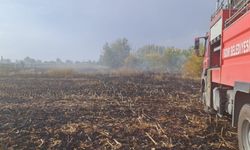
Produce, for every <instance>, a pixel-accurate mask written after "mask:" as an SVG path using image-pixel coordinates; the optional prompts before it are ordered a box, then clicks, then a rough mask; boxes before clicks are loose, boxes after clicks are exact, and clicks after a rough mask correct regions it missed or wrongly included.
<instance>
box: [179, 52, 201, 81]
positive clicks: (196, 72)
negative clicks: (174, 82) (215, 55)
mask: <svg viewBox="0 0 250 150" xmlns="http://www.w3.org/2000/svg"><path fill="white" fill-rule="evenodd" d="M202 62H203V58H202V57H197V56H196V55H194V54H192V55H191V56H190V57H189V58H188V60H187V61H186V63H185V64H184V66H183V70H182V71H183V75H184V76H186V77H191V78H199V77H200V76H201V73H202Z"/></svg>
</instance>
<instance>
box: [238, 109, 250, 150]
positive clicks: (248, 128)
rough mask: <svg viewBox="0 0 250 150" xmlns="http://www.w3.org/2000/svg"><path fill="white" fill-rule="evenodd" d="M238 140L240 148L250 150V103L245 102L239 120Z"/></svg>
mask: <svg viewBox="0 0 250 150" xmlns="http://www.w3.org/2000/svg"><path fill="white" fill-rule="evenodd" d="M238 141H239V149H240V150H250V105H249V104H245V105H244V106H243V107H242V108H241V111H240V116H239V121H238Z"/></svg>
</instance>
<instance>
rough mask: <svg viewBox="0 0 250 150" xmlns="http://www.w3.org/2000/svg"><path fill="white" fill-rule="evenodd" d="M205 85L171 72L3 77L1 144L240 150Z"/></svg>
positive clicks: (0, 86) (0, 83)
mask: <svg viewBox="0 0 250 150" xmlns="http://www.w3.org/2000/svg"><path fill="white" fill-rule="evenodd" d="M199 88H200V85H199V82H198V81H195V80H188V79H183V78H180V77H176V76H175V77H174V76H172V75H168V74H136V75H84V76H79V77H74V78H73V77H72V78H49V77H5V78H0V121H1V122H0V144H1V147H0V149H74V148H75V149H152V148H153V149H176V150H179V149H183V150H191V149H204V150H207V149H224V150H227V149H228V150H230V149H237V139H236V131H235V129H233V128H231V127H230V123H229V122H230V121H228V118H227V117H224V118H217V117H216V116H215V115H212V116H210V115H208V114H206V113H205V112H204V111H203V106H202V104H201V103H200V102H199V97H200V94H199Z"/></svg>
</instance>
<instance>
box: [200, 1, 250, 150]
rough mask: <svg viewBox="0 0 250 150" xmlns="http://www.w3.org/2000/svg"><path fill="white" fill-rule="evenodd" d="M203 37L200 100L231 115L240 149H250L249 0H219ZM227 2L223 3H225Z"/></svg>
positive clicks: (221, 113)
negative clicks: (206, 32) (203, 49)
mask: <svg viewBox="0 0 250 150" xmlns="http://www.w3.org/2000/svg"><path fill="white" fill-rule="evenodd" d="M218 3H220V4H221V5H219V6H220V7H219V8H218V9H217V11H216V13H215V15H213V16H212V18H211V25H210V31H209V33H208V34H207V35H206V36H205V37H200V38H196V40H195V50H196V53H197V54H198V55H199V56H200V53H201V52H200V51H199V46H200V42H199V41H200V39H205V53H204V55H202V56H204V62H203V73H202V82H201V83H202V89H201V91H202V100H203V102H204V104H205V106H206V108H207V110H209V111H210V112H217V114H218V115H219V116H223V115H224V114H230V115H232V124H233V126H236V127H238V139H239V148H240V150H250V0H228V1H227V2H225V1H220V0H218ZM225 3H226V4H225Z"/></svg>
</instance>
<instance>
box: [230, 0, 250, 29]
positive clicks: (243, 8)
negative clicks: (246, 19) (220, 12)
mask: <svg viewBox="0 0 250 150" xmlns="http://www.w3.org/2000/svg"><path fill="white" fill-rule="evenodd" d="M235 8H236V9H237V8H239V9H238V10H236V11H233V9H235ZM249 10H250V0H242V1H240V2H239V3H238V4H236V5H235V6H234V8H230V16H231V17H230V18H229V19H227V21H226V23H225V27H228V26H230V25H231V24H232V23H233V22H234V21H236V20H237V19H238V18H239V17H240V16H242V15H244V14H245V13H246V12H248V11H249Z"/></svg>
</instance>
